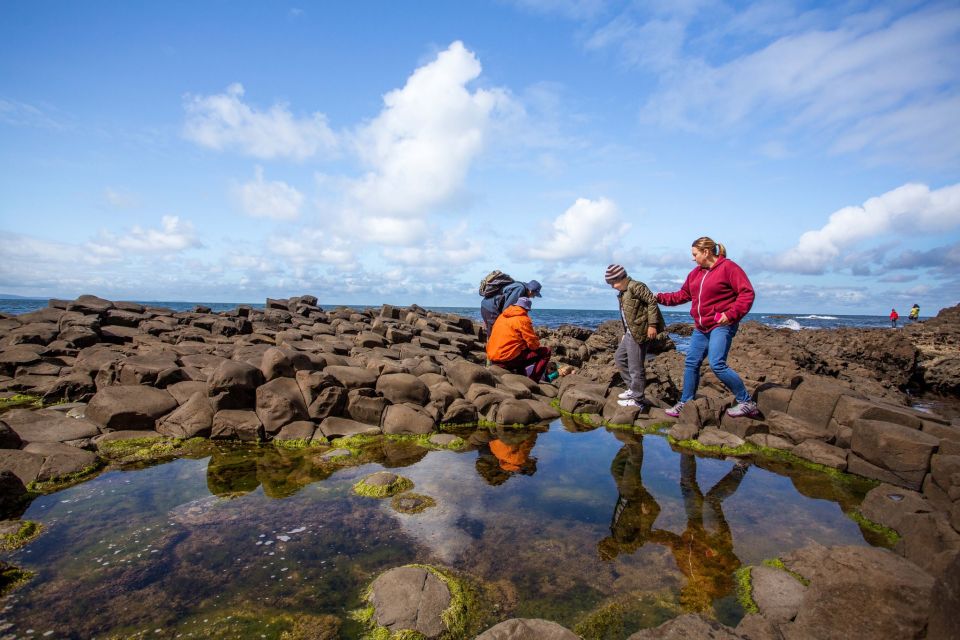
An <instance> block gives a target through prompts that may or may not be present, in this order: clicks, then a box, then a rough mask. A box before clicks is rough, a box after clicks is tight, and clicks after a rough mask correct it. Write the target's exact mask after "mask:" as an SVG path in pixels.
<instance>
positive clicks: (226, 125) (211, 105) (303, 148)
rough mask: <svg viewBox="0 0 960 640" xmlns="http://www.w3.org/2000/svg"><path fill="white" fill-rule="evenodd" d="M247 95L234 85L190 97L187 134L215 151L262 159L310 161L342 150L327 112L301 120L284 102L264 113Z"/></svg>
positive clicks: (186, 104)
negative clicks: (324, 153)
mask: <svg viewBox="0 0 960 640" xmlns="http://www.w3.org/2000/svg"><path fill="white" fill-rule="evenodd" d="M243 93H244V90H243V85H241V84H240V83H234V84H231V85H230V86H229V87H227V90H226V92H225V93H220V94H215V95H211V96H193V95H188V96H187V97H186V98H185V100H184V109H185V110H186V112H187V120H186V122H185V124H184V129H183V134H184V136H185V137H186V138H187V139H188V140H192V141H193V142H196V143H197V144H199V145H201V146H204V147H208V148H210V149H216V150H218V151H219V150H224V149H236V150H239V151H240V152H242V153H245V154H247V155H251V156H254V157H257V158H293V159H295V160H304V159H306V158H309V157H311V156H314V155H316V154H318V153H320V152H326V151H330V150H332V149H334V148H335V147H336V144H337V137H336V135H335V134H334V133H333V131H331V129H330V127H329V126H328V125H327V117H326V116H325V115H324V114H322V113H314V114H312V115H311V116H309V117H304V118H298V117H296V116H294V115H293V114H292V113H290V110H289V109H288V108H287V106H286V105H285V104H282V103H277V104H274V105H273V106H272V107H270V108H269V109H268V110H266V111H260V110H258V109H256V108H254V107H250V106H248V105H247V104H245V103H244V102H243V101H242V100H241V98H242V97H243Z"/></svg>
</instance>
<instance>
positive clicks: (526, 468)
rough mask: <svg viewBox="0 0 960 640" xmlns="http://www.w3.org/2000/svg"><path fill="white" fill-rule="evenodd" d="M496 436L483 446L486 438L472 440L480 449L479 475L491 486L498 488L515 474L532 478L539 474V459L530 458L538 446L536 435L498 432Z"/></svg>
mask: <svg viewBox="0 0 960 640" xmlns="http://www.w3.org/2000/svg"><path fill="white" fill-rule="evenodd" d="M495 435H496V437H492V438H491V439H489V440H487V441H486V442H482V440H483V438H480V440H479V441H478V440H477V439H476V438H473V439H472V440H473V442H474V443H475V444H478V445H479V448H478V450H479V453H478V455H477V461H476V468H477V473H479V474H480V476H481V477H482V478H483V479H484V480H486V481H487V483H488V484H490V485H493V486H499V485H501V484H503V483H504V482H506V481H507V480H509V479H510V477H511V476H512V475H513V474H515V473H519V474H521V475H525V476H532V475H533V474H534V473H536V472H537V459H536V458H534V457H533V456H531V455H530V452H531V451H533V447H534V445H535V444H536V443H537V432H535V431H534V432H529V433H522V432H513V433H512V432H507V431H503V430H499V431H498V432H497V433H496V434H495Z"/></svg>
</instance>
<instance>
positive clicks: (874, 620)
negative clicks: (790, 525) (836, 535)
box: [779, 544, 934, 640]
mask: <svg viewBox="0 0 960 640" xmlns="http://www.w3.org/2000/svg"><path fill="white" fill-rule="evenodd" d="M783 563H784V565H786V567H787V568H788V569H790V570H791V571H795V572H796V573H798V574H800V575H801V576H803V577H804V578H806V579H807V580H809V581H810V585H809V586H808V587H807V589H806V590H805V592H804V596H803V601H802V602H801V604H800V610H799V612H798V613H797V617H796V618H795V619H794V621H793V622H791V623H788V624H781V625H780V626H779V629H780V630H781V632H782V633H783V637H784V638H785V639H787V640H793V639H795V638H796V639H799V638H820V639H823V640H831V639H834V638H835V639H837V640H847V639H849V638H919V637H922V634H923V630H924V627H925V626H926V624H927V619H928V616H929V611H930V596H931V592H932V589H933V585H934V580H933V577H931V576H930V575H929V574H928V573H926V572H925V571H923V570H922V569H921V568H919V567H918V566H917V565H915V564H913V563H912V562H910V561H909V560H907V559H905V558H902V557H900V556H898V555H896V554H894V553H892V552H890V551H887V550H886V549H879V548H872V547H854V546H839V547H829V548H827V547H823V546H821V545H818V544H812V545H810V546H807V547H804V548H802V549H798V550H796V551H792V552H791V553H789V554H787V555H786V556H784V557H783Z"/></svg>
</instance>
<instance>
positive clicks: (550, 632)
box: [476, 618, 580, 640]
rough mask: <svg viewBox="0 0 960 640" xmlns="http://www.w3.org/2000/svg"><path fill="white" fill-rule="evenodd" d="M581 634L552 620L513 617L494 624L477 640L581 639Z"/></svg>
mask: <svg viewBox="0 0 960 640" xmlns="http://www.w3.org/2000/svg"><path fill="white" fill-rule="evenodd" d="M579 638H580V636H578V635H577V634H575V633H574V632H573V631H570V630H569V629H567V628H566V627H563V626H561V625H559V624H557V623H556V622H551V621H550V620H541V619H539V618H512V619H510V620H504V621H503V622H501V623H500V624H497V625H494V626H492V627H490V628H489V629H487V630H486V631H484V632H483V633H481V634H480V635H479V636H477V638H476V640H579Z"/></svg>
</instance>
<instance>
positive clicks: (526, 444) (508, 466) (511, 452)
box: [489, 438, 533, 471]
mask: <svg viewBox="0 0 960 640" xmlns="http://www.w3.org/2000/svg"><path fill="white" fill-rule="evenodd" d="M489 446H490V451H491V452H493V455H495V456H497V460H499V461H500V468H501V469H503V470H504V471H520V468H521V467H523V465H524V464H526V463H527V460H529V458H530V451H532V450H533V439H532V438H531V439H529V440H524V441H523V442H521V443H520V444H517V445H510V444H507V443H506V442H504V441H503V440H491V441H490V445H489Z"/></svg>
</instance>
